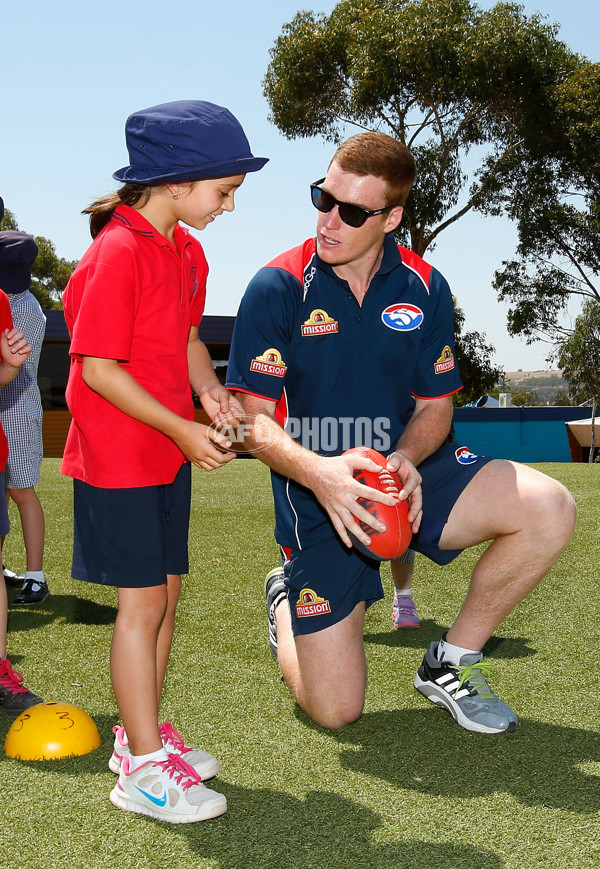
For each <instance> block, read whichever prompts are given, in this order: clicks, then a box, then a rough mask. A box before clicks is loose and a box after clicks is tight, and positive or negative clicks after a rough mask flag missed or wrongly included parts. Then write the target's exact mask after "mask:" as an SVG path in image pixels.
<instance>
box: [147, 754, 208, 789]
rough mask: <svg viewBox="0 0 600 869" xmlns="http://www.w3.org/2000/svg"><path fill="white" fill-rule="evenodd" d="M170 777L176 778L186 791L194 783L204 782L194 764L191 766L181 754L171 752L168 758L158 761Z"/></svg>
mask: <svg viewBox="0 0 600 869" xmlns="http://www.w3.org/2000/svg"><path fill="white" fill-rule="evenodd" d="M158 766H162V768H163V769H164V771H165V772H166V773H167V775H168V776H169V778H172V779H175V782H176V783H177V784H178V785H180V786H181V787H182V788H183V790H184V791H186V790H187V789H188V788H191V787H194V785H199V784H202V779H201V778H200V776H199V775H198V773H197V772H196V770H195V769H194V767H193V766H190V765H189V763H188V762H187V761H185V760H184V759H183V758H182V757H181V755H179V754H170V755H169V757H168V759H167V760H161V761H158Z"/></svg>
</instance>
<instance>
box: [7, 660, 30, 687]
mask: <svg viewBox="0 0 600 869" xmlns="http://www.w3.org/2000/svg"><path fill="white" fill-rule="evenodd" d="M0 685H2V686H3V687H4V688H9V689H10V690H11V691H12V693H13V694H28V693H29V692H28V690H27V688H24V687H23V676H22V675H21V673H17V671H16V670H13V668H12V666H11V663H10V661H9V660H8V658H2V659H1V660H0Z"/></svg>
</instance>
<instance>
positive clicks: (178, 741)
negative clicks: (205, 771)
mask: <svg viewBox="0 0 600 869" xmlns="http://www.w3.org/2000/svg"><path fill="white" fill-rule="evenodd" d="M159 732H160V736H161V739H162V740H163V742H168V743H170V745H172V746H173V748H176V749H177V751H179V752H180V753H181V754H187V752H188V751H193V750H194V749H193V748H190V747H189V746H187V745H186V744H185V742H184V741H183V738H182V736H181V734H180V733H179V732H178V731H177V730H175V728H174V727H173V725H172V724H171V722H170V721H164V722H163V723H162V724H161V725H160V727H159Z"/></svg>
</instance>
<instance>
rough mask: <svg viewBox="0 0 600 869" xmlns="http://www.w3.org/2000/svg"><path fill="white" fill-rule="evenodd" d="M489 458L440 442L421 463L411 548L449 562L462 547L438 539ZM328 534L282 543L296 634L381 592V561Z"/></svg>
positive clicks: (327, 623) (335, 619)
mask: <svg viewBox="0 0 600 869" xmlns="http://www.w3.org/2000/svg"><path fill="white" fill-rule="evenodd" d="M489 461H491V459H490V458H488V457H486V456H476V455H475V454H474V453H472V452H471V451H470V450H469V449H468V448H467V447H457V445H456V444H444V445H443V446H441V447H440V449H439V450H437V451H436V452H435V453H434V454H433V455H432V456H430V457H429V458H428V459H426V460H425V461H424V462H423V463H422V464H421V465H419V473H420V474H421V476H422V478H423V484H422V486H423V519H422V522H421V528H420V529H419V533H418V534H415V535H414V536H413V538H412V542H411V544H410V549H411V550H414V551H415V552H420V553H421V554H422V555H426V556H427V557H428V558H430V559H431V560H432V561H435V562H436V563H437V564H449V563H450V562H451V561H453V559H455V558H456V556H457V555H460V552H461V551H462V550H456V549H453V550H442V549H440V548H439V540H440V537H441V534H442V531H443V530H444V526H445V525H446V522H447V521H448V517H449V515H450V513H451V511H452V508H453V507H454V505H455V503H456V502H457V501H458V498H459V497H460V495H461V494H462V492H463V490H464V489H466V487H467V486H468V485H469V483H470V482H471V480H472V479H473V477H474V476H475V475H476V474H477V473H478V471H480V470H481V468H482V467H483V466H484V465H486V464H487V463H488V462H489ZM331 533H332V536H331V537H330V538H329V539H328V540H326V541H324V542H322V543H318V544H316V545H315V546H311V547H308V548H307V549H302V550H296V549H292V550H289V549H284V548H283V547H282V553H283V558H282V563H283V567H284V572H285V584H286V586H287V590H288V601H289V605H290V612H291V616H292V629H293V632H294V635H295V636H297V635H298V634H312V633H315V632H316V631H320V630H323V628H327V627H329V626H330V625H334V624H336V623H337V622H340V621H342V619H345V618H346V616H348V615H350V613H351V612H352V610H353V609H354V607H355V606H356V605H357V604H358V603H360V602H361V601H365V603H366V605H367V606H370V605H371V604H372V603H375V601H377V600H379V599H380V598H382V597H383V587H382V584H381V578H380V575H379V568H380V562H379V561H374V560H373V559H371V558H368V557H366V556H364V555H362V553H360V552H358V551H357V550H356V549H354V548H353V549H348V548H347V547H346V546H344V544H343V543H342V541H341V540H340V539H339V537H338V536H337V534H336V533H335V531H334V530H333V526H332V527H331Z"/></svg>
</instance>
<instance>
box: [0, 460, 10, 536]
mask: <svg viewBox="0 0 600 869" xmlns="http://www.w3.org/2000/svg"><path fill="white" fill-rule="evenodd" d="M0 487H1V488H0V492H2V495H3V496H4V471H0ZM9 531H10V519H9V518H8V507H7V506H6V498H5V497H2V498H0V537H5V536H6V535H7V534H8V532H9Z"/></svg>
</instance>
